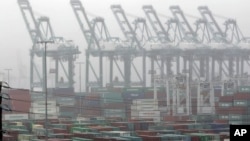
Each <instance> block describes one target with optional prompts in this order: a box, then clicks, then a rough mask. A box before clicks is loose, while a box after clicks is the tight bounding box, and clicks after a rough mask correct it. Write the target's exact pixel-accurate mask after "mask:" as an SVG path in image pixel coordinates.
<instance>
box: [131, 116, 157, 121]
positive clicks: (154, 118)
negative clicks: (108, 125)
mask: <svg viewBox="0 0 250 141" xmlns="http://www.w3.org/2000/svg"><path fill="white" fill-rule="evenodd" d="M140 118H141V119H153V121H154V122H160V121H161V118H160V117H131V119H140Z"/></svg>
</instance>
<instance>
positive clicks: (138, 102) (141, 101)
mask: <svg viewBox="0 0 250 141" xmlns="http://www.w3.org/2000/svg"><path fill="white" fill-rule="evenodd" d="M141 104H143V105H149V104H151V105H158V100H155V99H135V100H133V105H141Z"/></svg>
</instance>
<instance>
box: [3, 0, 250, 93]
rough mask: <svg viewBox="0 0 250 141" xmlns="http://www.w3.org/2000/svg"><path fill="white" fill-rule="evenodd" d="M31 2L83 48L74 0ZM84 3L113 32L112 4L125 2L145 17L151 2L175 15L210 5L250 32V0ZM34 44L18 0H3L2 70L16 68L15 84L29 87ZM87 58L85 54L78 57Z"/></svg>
mask: <svg viewBox="0 0 250 141" xmlns="http://www.w3.org/2000/svg"><path fill="white" fill-rule="evenodd" d="M30 3H31V6H32V8H33V10H34V13H35V16H36V17H39V16H48V17H49V18H50V20H51V24H52V27H53V29H54V31H55V33H56V35H58V36H64V37H65V38H67V39H72V40H74V42H75V44H77V45H78V46H79V47H80V49H81V51H82V52H83V49H84V46H85V44H86V43H85V40H84V38H83V35H82V33H81V31H80V27H79V25H78V23H77V21H76V18H75V16H74V14H73V11H72V8H71V6H70V0H30ZM82 3H83V5H84V7H85V9H86V10H87V11H88V12H89V13H92V14H94V15H99V16H102V17H104V18H105V20H106V23H107V25H108V28H109V29H112V30H111V33H112V35H118V33H121V32H120V31H119V32H117V31H116V30H114V29H119V28H118V24H117V23H116V21H115V18H114V16H113V14H112V11H111V9H110V6H111V5H112V4H121V5H122V7H123V9H124V10H125V11H127V13H130V14H132V15H136V16H142V17H145V15H144V13H143V11H142V6H143V5H148V4H151V5H153V6H154V8H155V9H156V10H157V12H158V13H160V14H163V15H167V16H171V13H170V11H169V6H171V5H179V6H180V7H181V8H182V10H183V11H184V12H185V13H187V14H189V15H194V16H197V17H200V14H199V13H198V10H197V7H198V6H201V5H207V6H208V7H209V8H210V10H211V11H212V12H213V13H214V14H216V15H221V16H224V17H228V18H233V19H236V20H237V22H238V25H239V26H240V28H241V30H242V31H243V33H244V34H245V35H246V36H250V28H249V27H248V26H249V25H250V19H249V13H250V8H249V4H250V2H249V0H82ZM188 19H189V18H188ZM216 19H218V21H219V23H222V22H223V20H224V19H220V18H217V17H216ZM189 20H190V21H192V20H191V19H189ZM163 22H165V21H163ZM191 24H193V23H191ZM111 27H112V28H111ZM221 27H222V25H221ZM31 45H32V42H31V39H30V37H29V34H28V31H27V29H26V26H25V23H24V20H23V17H22V15H21V12H20V9H19V7H18V4H17V0H1V2H0V47H1V51H0V60H1V64H0V72H4V73H6V71H5V70H4V69H6V68H12V69H13V70H12V71H11V83H12V85H13V87H26V88H28V87H29V60H30V59H29V49H30V48H31ZM83 58H84V54H82V55H81V56H80V59H79V60H78V61H81V59H83ZM83 61H84V60H83ZM0 79H5V80H6V79H7V75H4V76H2V75H1V74H0ZM14 81H15V82H14Z"/></svg>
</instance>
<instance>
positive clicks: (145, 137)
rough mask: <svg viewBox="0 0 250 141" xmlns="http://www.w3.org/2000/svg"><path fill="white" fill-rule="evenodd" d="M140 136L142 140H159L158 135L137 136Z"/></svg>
mask: <svg viewBox="0 0 250 141" xmlns="http://www.w3.org/2000/svg"><path fill="white" fill-rule="evenodd" d="M139 137H141V138H142V140H143V141H161V137H159V136H146V135H143V136H139Z"/></svg>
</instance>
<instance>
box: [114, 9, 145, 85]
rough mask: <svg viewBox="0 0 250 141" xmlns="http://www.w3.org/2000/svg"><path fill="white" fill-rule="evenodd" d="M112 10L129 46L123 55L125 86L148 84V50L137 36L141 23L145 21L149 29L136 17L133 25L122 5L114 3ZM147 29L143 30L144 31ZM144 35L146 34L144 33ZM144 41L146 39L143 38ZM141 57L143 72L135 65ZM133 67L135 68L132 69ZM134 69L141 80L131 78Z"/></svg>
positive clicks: (126, 45)
mask: <svg viewBox="0 0 250 141" xmlns="http://www.w3.org/2000/svg"><path fill="white" fill-rule="evenodd" d="M111 10H112V12H113V14H114V16H115V18H116V21H117V22H118V25H119V27H120V29H121V30H122V33H123V35H124V37H125V40H126V41H125V43H126V44H125V47H126V48H127V51H126V52H127V53H126V54H125V55H124V56H123V61H124V77H125V86H126V87H131V86H142V87H145V86H146V52H145V49H144V47H143V42H141V41H140V38H139V37H138V36H137V34H136V31H137V30H138V27H139V24H138V23H143V25H144V27H146V29H145V30H147V26H146V25H145V22H143V21H144V20H143V19H140V18H139V19H136V20H135V26H134V28H133V26H132V25H131V23H130V22H129V20H128V18H127V16H126V14H125V12H124V10H123V8H122V7H121V6H120V5H112V6H111ZM145 30H141V31H142V32H144V31H145ZM142 35H144V34H143V33H142ZM142 37H143V36H142ZM143 41H144V39H143ZM137 58H139V59H141V60H140V61H141V64H140V65H139V66H141V67H142V72H141V73H140V72H139V71H138V69H137V68H138V66H137V67H136V66H135V64H134V63H135V59H137ZM132 68H133V69H132ZM132 70H134V72H135V74H136V76H137V77H138V79H139V82H136V81H133V80H131V78H132V77H133V76H132V75H131V72H132Z"/></svg>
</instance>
